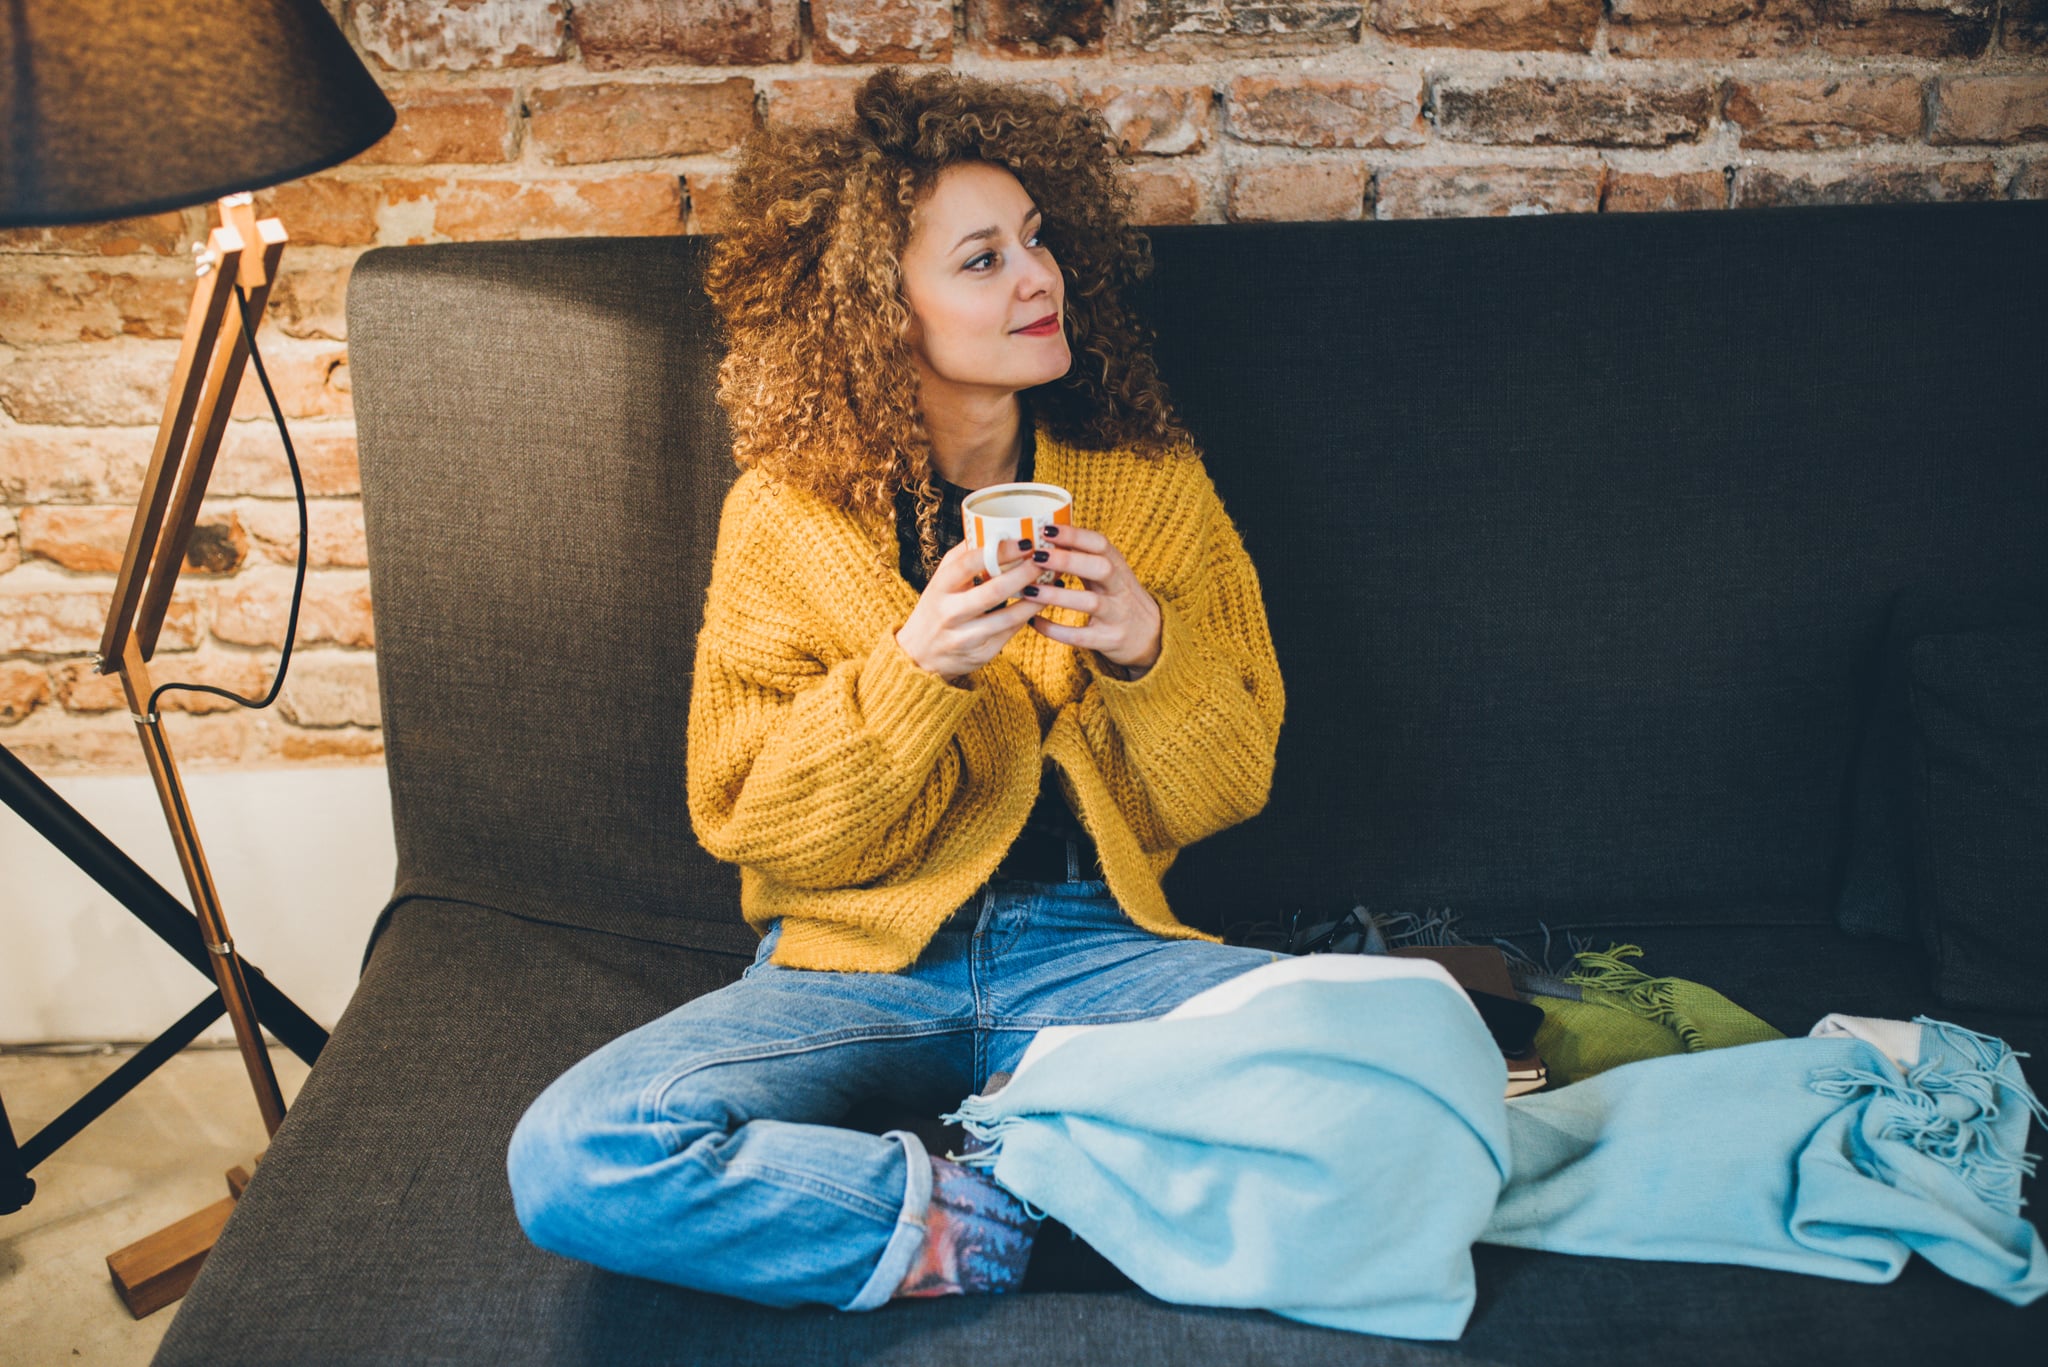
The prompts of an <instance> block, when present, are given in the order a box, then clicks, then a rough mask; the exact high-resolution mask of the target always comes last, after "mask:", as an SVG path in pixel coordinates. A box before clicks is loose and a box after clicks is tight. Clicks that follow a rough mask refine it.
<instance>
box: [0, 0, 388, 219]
mask: <svg viewBox="0 0 2048 1367" xmlns="http://www.w3.org/2000/svg"><path fill="white" fill-rule="evenodd" d="M397 119H398V116H397V114H396V113H395V112H394V111H393V110H392V108H391V102H390V101H389V100H387V99H385V98H384V92H383V91H381V90H379V89H378V88H377V82H376V79H375V78H374V77H372V76H371V75H370V73H369V71H367V70H366V69H365V68H364V66H363V63H362V60H361V59H360V58H358V57H357V56H356V54H355V50H354V49H353V48H351V47H350V46H349V44H348V39H347V38H345V37H344V36H343V35H342V32H341V30H340V29H339V28H338V27H336V26H335V23H334V20H333V18H332V17H331V16H329V14H328V13H327V11H326V9H324V8H323V7H322V6H321V4H320V0H0V227H38V226H50V225H56V224H64V223H97V222H101V221H103V220H106V219H113V218H128V217H131V216H133V215H137V214H150V213H160V212H162V211H164V210H167V209H181V208H184V207H185V206H186V205H189V204H203V203H206V202H208V201H210V200H214V199H218V198H219V197H220V196H222V195H227V194H233V193H234V192H235V191H237V190H257V189H261V188H263V187H265V186H269V185H276V184H278V183H280V182H282V181H287V180H295V179H297V178H298V177H300V176H304V175H310V174H311V173H313V172H315V171H319V170H322V169H324V168H326V167H329V166H332V165H334V164H335V163H337V162H342V161H347V160H348V159H349V158H350V157H352V156H355V155H356V154H357V153H358V152H361V151H362V150H363V149H364V148H366V147H369V146H370V145H371V144H372V143H374V142H376V141H377V140H378V139H379V138H381V137H383V136H384V135H385V134H386V133H388V132H390V131H391V126H392V124H394V123H396V122H397Z"/></svg>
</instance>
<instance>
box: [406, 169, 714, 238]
mask: <svg viewBox="0 0 2048 1367" xmlns="http://www.w3.org/2000/svg"><path fill="white" fill-rule="evenodd" d="M418 184H419V193H420V198H421V199H422V200H423V201H424V202H425V203H426V204H427V205H429V206H430V207H431V213H430V215H429V216H428V217H427V220H426V221H427V223H428V226H429V229H430V231H431V233H432V234H433V235H435V236H439V237H445V238H450V239H453V240H455V241H458V242H474V241H486V240H502V239H507V238H519V239H525V238H537V237H584V236H616V237H658V236H664V235H668V234H678V233H681V232H682V231H683V187H682V182H681V181H679V180H678V179H677V178H676V177H675V176H674V175H671V174H668V173H666V172H659V171H640V172H628V173H625V174H621V175H616V176H608V177H605V178H603V179H598V180H583V179H567V178H563V179H553V178H531V177H530V178H527V179H524V180H456V181H441V182H419V183H418ZM406 240H407V241H413V242H417V241H425V240H427V234H420V235H418V236H412V237H408V238H407V239H406Z"/></svg>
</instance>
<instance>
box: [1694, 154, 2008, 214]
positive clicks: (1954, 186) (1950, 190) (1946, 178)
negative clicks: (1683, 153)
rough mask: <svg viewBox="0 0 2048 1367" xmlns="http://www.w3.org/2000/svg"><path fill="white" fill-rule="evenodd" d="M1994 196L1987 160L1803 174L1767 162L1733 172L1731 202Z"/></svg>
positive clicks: (1859, 201)
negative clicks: (1733, 186)
mask: <svg viewBox="0 0 2048 1367" xmlns="http://www.w3.org/2000/svg"><path fill="white" fill-rule="evenodd" d="M1996 198H1998V170H1997V168H1996V167H1995V166H1993V165H1992V164H1991V163H1990V162H1988V161H1948V162H1942V163H1941V164H1939V165H1937V166H1907V165H1883V166H1857V167H1855V168H1854V169H1852V170H1849V171H1847V172H1840V173H1836V174H1830V173H1829V172H1827V171H1819V172H1815V173H1813V174H1810V175H1808V174H1801V173H1799V172H1796V171H1784V170H1780V169H1778V168H1776V167H1769V166H1743V167H1738V168H1737V169H1736V172H1735V188H1734V193H1733V194H1732V196H1731V197H1730V202H1731V203H1732V204H1733V205H1734V206H1735V207H1737V208H1750V207H1752V206H1756V205H1774V204H1775V205H1798V204H1893V203H1907V202H1917V201H1935V200H1977V199H1996Z"/></svg>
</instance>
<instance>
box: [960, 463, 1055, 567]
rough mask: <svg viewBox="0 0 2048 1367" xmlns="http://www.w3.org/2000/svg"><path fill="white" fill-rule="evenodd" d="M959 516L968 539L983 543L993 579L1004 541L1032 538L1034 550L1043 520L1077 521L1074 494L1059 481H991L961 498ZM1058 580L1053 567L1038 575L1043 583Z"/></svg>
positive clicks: (983, 562)
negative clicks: (1060, 484) (998, 552)
mask: <svg viewBox="0 0 2048 1367" xmlns="http://www.w3.org/2000/svg"><path fill="white" fill-rule="evenodd" d="M960 516H961V519H962V520H963V521H964V522H965V523H966V524H967V525H966V530H967V539H968V540H969V541H970V542H972V543H973V544H974V545H976V546H979V547H981V566H982V568H983V569H984V570H986V571H987V572H988V577H989V578H991V579H993V578H994V577H995V576H996V575H997V574H998V573H999V572H1000V571H1001V569H1002V567H1001V565H999V564H998V563H997V561H996V551H997V548H998V547H1000V546H1001V545H1002V544H1003V543H1004V542H1005V541H1008V542H1010V543H1011V544H1012V545H1015V544H1016V543H1017V542H1019V541H1029V542H1030V543H1031V546H1032V549H1034V550H1035V549H1037V547H1038V541H1039V531H1038V529H1039V528H1040V527H1041V526H1043V525H1044V524H1046V523H1048V522H1050V523H1052V524H1053V525H1054V526H1056V527H1071V526H1073V525H1074V496H1073V495H1072V494H1070V493H1068V492H1067V491H1066V490H1065V489H1062V488H1060V486H1059V485H1057V484H991V485H988V486H986V487H985V488H981V489H976V490H975V491H974V492H973V493H971V494H969V495H968V496H967V497H966V498H965V499H963V500H961V503H960ZM1058 581H1059V575H1057V574H1055V573H1054V572H1053V571H1051V570H1047V571H1045V573H1043V574H1041V575H1039V576H1038V582H1039V583H1041V584H1053V583H1057V582H1058Z"/></svg>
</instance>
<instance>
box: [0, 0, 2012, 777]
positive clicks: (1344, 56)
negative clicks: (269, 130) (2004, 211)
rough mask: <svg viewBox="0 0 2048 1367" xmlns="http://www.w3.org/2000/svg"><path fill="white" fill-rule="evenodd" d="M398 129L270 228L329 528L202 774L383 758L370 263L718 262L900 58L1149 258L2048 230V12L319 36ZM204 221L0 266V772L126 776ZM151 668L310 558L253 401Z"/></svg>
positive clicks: (1505, 10) (214, 707) (1853, 8)
mask: <svg viewBox="0 0 2048 1367" xmlns="http://www.w3.org/2000/svg"><path fill="white" fill-rule="evenodd" d="M327 3H328V6H329V9H330V10H331V11H332V12H333V13H334V14H335V16H336V18H337V19H338V20H339V21H340V22H341V23H342V25H343V28H344V29H345V30H346V31H347V33H348V34H349V37H350V39H351V41H352V42H354V43H355V45H356V47H357V49H358V50H359V51H360V52H361V53H362V54H363V55H364V58H365V61H366V62H367V63H368V65H369V66H370V69H371V70H372V71H374V72H376V73H377V76H378V78H379V80H380V81H382V82H383V84H384V87H385V89H386V90H387V91H388V92H389V93H390V95H391V98H392V100H393V102H394V103H395V104H396V105H397V106H398V110H399V124H398V127H397V129H396V130H395V131H394V132H393V134H392V135H391V136H390V137H389V138H387V139H385V141H384V142H382V143H381V144H379V145H378V146H377V147H375V148H372V149H371V150H370V151H369V152H367V153H365V154H363V155H362V156H361V157H358V158H357V159H356V160H355V161H353V162H351V163H349V164H348V165H346V166H342V167H338V168H336V169H334V170H331V171H327V172H323V173H321V174H319V175H315V176H311V177H308V178H307V179H305V180H302V181H298V182H294V183H292V184H289V185H284V186H280V187H278V188H277V189H276V190H274V191H271V192H269V193H266V194H264V195H260V196H259V197H258V209H259V212H260V213H262V214H273V213H274V214H277V215H279V216H280V217H282V218H283V220H284V222H285V226H286V229H287V231H288V232H289V233H290V234H291V246H290V248H289V249H288V250H287V252H286V254H285V258H284V273H283V277H282V279H281V280H280V282H279V284H278V287H277V290H276V292H275V294H274V295H273V296H272V299H271V302H270V308H269V315H268V321H267V328H266V333H265V339H264V354H265V357H266V359H267V360H268V363H269V364H270V366H271V368H272V372H273V376H274V378H275V379H276V381H277V383H278V386H279V389H280V396H281V400H282V402H283V404H284V406H285V411H286V413H287V415H288V417H289V418H290V419H291V420H292V430H293V438H294V441H295V443H296V445H297V447H298V449H299V451H300V456H301V461H302V464H303V465H304V467H305V470H306V474H307V479H308V485H309V487H308V493H309V495H310V496H311V500H312V512H311V542H312V546H311V553H310V570H309V573H308V580H307V589H306V600H305V605H304V607H303V609H302V611H301V615H300V620H299V642H298V646H297V648H296V649H295V653H294V655H293V659H292V667H291V677H290V679H289V681H288V683H287V686H286V690H285V693H284V696H283V697H282V698H281V699H280V703H279V706H277V707H274V708H272V709H270V710H268V711H265V712H250V711H247V710H245V709H242V708H238V707H234V706H232V705H231V704H228V703H225V702H221V701H219V700H217V699H212V698H209V697H207V696H206V695H203V694H179V693H172V694H168V695H166V697H165V704H166V706H167V708H169V709H174V710H178V711H180V712H183V713H188V714H189V715H181V716H180V717H179V718H177V720H175V721H174V722H173V723H172V725H171V727H170V728H168V730H169V732H170V734H171V738H172V744H173V746H174V748H175V749H176V751H177V753H178V754H179V756H180V757H181V760H183V761H185V762H188V763H189V764H191V765H194V766H205V765H216V764H221V765H234V764H259V763H267V762H275V761H338V762H344V763H346V762H361V761H363V760H370V759H374V758H375V757H377V756H378V755H379V753H380V742H379V736H378V732H377V728H376V716H377V700H376V676H375V666H374V661H375V657H374V653H373V651H374V646H375V642H374V640H373V639H372V636H371V623H370V612H369V596H368V594H369V590H368V575H367V571H366V569H365V565H364V553H363V532H362V515H361V509H360V506H359V504H358V502H357V494H358V484H357V476H356V469H355V443H354V422H353V416H352V412H351V409H350V404H349V383H348V358H347V353H346V350H345V347H344V342H345V338H344V336H343V326H342V302H343V298H344V291H345V290H346V287H347V283H348V272H349V268H350V266H351V264H352V263H353V262H354V260H355V258H356V257H357V256H358V255H360V254H361V253H362V252H363V251H364V250H365V249H366V248H368V247H370V246H373V245H377V244H385V243H407V242H441V241H450V240H469V239H478V238H514V237H542V236H557V235H570V234H596V233H622V234H656V233H684V232H694V233H703V232H716V231H718V229H719V224H720V215H721V213H722V212H723V207H724V203H725V177H726V176H727V174H728V173H729V168H730V166H731V162H732V157H733V152H734V150H735V148H736V147H737V145H738V143H739V142H740V140H741V139H742V138H743V137H744V136H745V135H746V133H747V131H748V130H749V129H750V128H753V127H755V126H757V125H759V124H761V123H763V122H771V121H772V122H788V123H802V122H811V121H817V120H828V119H836V118H838V117H840V116H841V115H843V114H844V113H845V111H846V110H847V109H848V108H849V106H850V97H851V93H852V91H853V89H854V87H855V86H856V85H857V84H858V83H859V81H860V80H861V78H862V77H864V76H865V75H866V74H867V73H868V72H869V71H871V70H872V69H873V68H874V66H876V65H877V64H881V63H888V62H904V63H936V64H950V65H953V66H955V67H957V68H958V69H961V70H964V71H969V72H974V73H977V74H993V75H1000V76H1003V77H1006V78H1010V79H1018V80H1026V81H1032V82H1036V83H1040V84H1043V85H1044V86H1045V87H1047V88H1049V89H1055V90H1057V91H1059V92H1060V93H1061V94H1062V96H1063V97H1064V98H1067V99H1073V100H1081V101H1085V102H1086V103H1088V104H1090V105H1092V106H1095V107H1097V108H1100V109H1102V110H1103V111H1104V113H1105V114H1106V115H1107V117H1108V118H1109V120H1110V121H1111V123H1112V124H1113V125H1114V126H1115V127H1116V128H1117V129H1118V131H1119V132H1120V133H1121V134H1122V136H1123V137H1124V138H1125V139H1126V140H1127V142H1128V144H1129V146H1130V148H1131V150H1132V152H1133V153H1134V155H1135V157H1136V163H1135V164H1134V165H1133V166H1132V167H1131V168H1129V170H1128V173H1127V174H1128V175H1129V176H1130V177H1131V180H1132V182H1133V184H1134V187H1135V189H1136V190H1137V197H1138V202H1139V205H1140V208H1141V215H1142V217H1143V219H1144V221H1146V222H1148V223H1208V222H1221V221H1225V220H1246V219H1357V218H1412V217H1420V216H1442V215H1448V216H1458V215H1474V214H1518V213H1616V212H1628V211H1643V210H1688V211H1689V210H1707V209H1723V208H1728V207H1731V206H1747V205H1767V204H1812V203H1823V202H1841V201H1869V200H1927V199H2000V198H2041V197H2044V196H2048V0H1604V3H1603V0H327ZM209 221H210V219H209V213H208V211H207V210H188V211H186V212H183V213H176V214H163V215H158V216H155V217H152V218H148V219H142V220H137V221H133V222H127V223H119V224H113V225H108V226H104V227H92V228H80V229H62V230H51V231H29V232H16V233H0V743H4V744H6V745H8V746H10V747H11V748H13V749H14V750H15V751H16V752H17V753H19V754H21V755H22V757H23V758H24V759H26V760H27V761H28V762H29V763H30V764H31V765H33V766H35V767H36V768H37V769H38V770H39V771H44V772H56V771H78V770H93V769H108V770H113V769H120V770H132V771H135V772H140V771H141V766H142V760H141V754H140V749H139V746H138V745H137V743H136V740H135V736H134V731H133V725H132V723H131V722H130V721H129V719H128V717H127V711H126V707H125V706H124V705H123V703H122V700H121V698H120V696H119V691H118V689H117V688H115V687H114V686H113V685H112V683H111V681H110V680H108V679H106V678H103V677H101V676H97V675H95V674H93V673H92V668H91V652H92V651H93V649H94V648H95V647H96V645H97V642H98V637H99V633H100V629H101V626H102V624H103V622H104V620H105V614H106V610H107V601H108V598H109V596H110V594H111V591H112V588H113V580H114V570H115V568H116V567H117V566H118V564H119V561H120V556H121V552H122V549H123V547H124V546H125V543H126V537H127V532H128V527H129V525H130V522H131V521H132V518H133V509H134V504H135V499H136V497H137V495H138V493H139V486H140V482H141V478H142V474H143V471H144V469H145V467H146V465H147V462H148V458H149V452H150V448H151V443H152V441H153V438H154V428H155V423H156V420H157V417H158V415H159V413H160V412H161V409H162V405H163V395H164V389H165V386H166V384H167V382H168V379H169V375H170V370H171V366H172V364H173V362H174V360H175V358H176V355H177V351H178V338H179V334H180V331H181V329H182V327H183V324H184V317H185V311H186V306H187V303H188V301H189V299H190V294H191V285H192V279H191V265H192V262H191V244H192V243H194V242H196V241H198V240H200V239H201V238H202V237H203V236H204V235H205V232H206V229H207V225H208V223H209ZM235 416H236V419H237V421H236V422H235V423H234V424H233V426H232V432H231V435H230V436H229V438H228V440H227V442H226V445H225V448H224V450H223V453H222V457H221V460H220V463H219V465H218V467H217V469H216V471H215V474H214V478H213V480H212V483H211V485H210V488H209V498H208V500H207V503H206V507H205V510H204V512H203V514H202V517H201V520H200V524H199V530H198V534H197V536H196V537H195V541H194V548H193V552H192V556H191V563H189V564H188V566H187V569H186V571H185V573H184V575H183V576H182V578H181V579H180V582H179V590H178V593H177V595H176V598H175V599H174V601H173V606H172V611H171V614H170V618H169V621H168V623H167V625H166V628H165V632H164V637H163V641H162V644H161V647H160V650H159V653H158V655H157V657H156V660H155V661H154V662H153V665H152V668H153V670H154V672H155V674H156V676H157V678H158V679H159V680H166V679H196V680H200V681H203V682H211V683H217V684H221V685H224V686H227V687H230V688H232V689H235V690H236V691H239V692H242V693H245V694H260V692H261V691H262V690H263V689H264V688H265V687H267V685H268V680H269V678H270V675H271V671H272V669H273V668H274V664H275V660H276V654H277V647H278V645H279V644H280V640H281V635H282V631H283V625H284V620H285V614H286V611H287V608H288V605H289V594H290V587H291V574H292V564H293V561H294V557H295V556H296V553H297V551H296V537H297V533H298V523H297V517H296V513H295V510H294V508H293V506H292V502H291V485H290V480H289V477H288V475H287V473H286V471H285V467H284V461H283V454H282V451H281V450H280V449H279V447H278V445H277V440H276V434H275V432H274V431H272V430H270V427H269V422H268V417H267V410H266V409H265V408H264V405H263V399H262V393H261V390H260V389H259V388H258V387H257V385H256V382H255V377H254V375H253V373H252V374H250V375H249V376H248V377H247V381H246V383H245V385H244V388H243V391H242V393H241V394H240V395H239V396H238V399H237V402H236V407H235Z"/></svg>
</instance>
